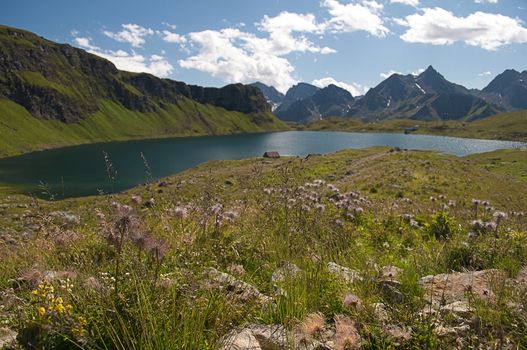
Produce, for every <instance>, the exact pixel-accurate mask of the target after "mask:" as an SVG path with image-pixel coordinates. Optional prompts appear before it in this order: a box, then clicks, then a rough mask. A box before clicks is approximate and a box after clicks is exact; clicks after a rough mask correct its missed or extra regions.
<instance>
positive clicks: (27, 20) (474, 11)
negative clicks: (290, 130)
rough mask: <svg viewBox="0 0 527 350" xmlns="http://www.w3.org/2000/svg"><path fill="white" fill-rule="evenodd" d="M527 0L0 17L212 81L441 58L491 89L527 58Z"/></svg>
mask: <svg viewBox="0 0 527 350" xmlns="http://www.w3.org/2000/svg"><path fill="white" fill-rule="evenodd" d="M526 21H527V0H265V1H262V0H260V1H255V0H208V1H205V0H190V1H189V0H172V1H170V0H164V1H163V0H149V1H144V0H142V1H138V0H126V1H121V0H104V1H101V0H91V1H74V0H68V1H65V0H46V1H42V0H39V1H37V0H34V1H29V0H16V1H13V0H0V23H1V24H4V25H9V26H14V27H18V28H23V29H27V30H29V31H32V32H35V33H36V34H38V35H40V36H43V37H45V38H47V39H50V40H53V41H57V42H60V43H67V44H70V45H72V46H76V47H79V48H82V49H84V50H86V51H89V52H91V53H93V54H96V55H99V56H101V57H104V58H106V59H109V60H110V61H112V62H113V63H114V64H115V65H116V66H117V68H119V69H122V70H128V71H134V72H147V73H151V74H154V75H156V76H158V77H163V78H170V79H174V80H179V81H184V82H186V83H190V84H197V85H203V86H223V85H225V84H228V83H237V82H241V83H251V82H254V81H261V82H263V83H265V84H268V85H272V86H274V87H276V88H277V89H278V90H279V91H281V92H285V91H286V90H287V89H288V88H289V87H291V86H292V85H294V84H295V83H298V82H308V83H311V84H314V85H317V86H320V87H324V86H327V85H328V84H336V85H338V86H341V87H343V88H345V89H347V90H349V91H350V92H351V93H352V94H353V95H354V96H357V95H361V94H364V93H365V92H366V91H367V90H368V88H371V87H374V86H376V85H377V84H378V83H380V82H381V81H382V80H383V79H385V78H386V77H388V76H389V75H390V74H392V73H395V72H396V73H402V74H418V73H419V72H421V71H422V70H424V69H426V67H428V66H429V65H432V66H434V68H436V69H437V70H438V71H439V72H440V73H441V74H443V75H444V76H445V77H446V78H447V79H448V80H450V81H453V82H455V83H458V84H462V85H465V86H467V87H469V88H483V87H484V86H486V85H487V84H488V83H489V82H490V81H491V80H492V79H493V78H494V77H495V76H496V75H497V74H499V73H501V72H503V71H504V70H505V69H516V70H519V71H523V70H526V69H527V24H526Z"/></svg>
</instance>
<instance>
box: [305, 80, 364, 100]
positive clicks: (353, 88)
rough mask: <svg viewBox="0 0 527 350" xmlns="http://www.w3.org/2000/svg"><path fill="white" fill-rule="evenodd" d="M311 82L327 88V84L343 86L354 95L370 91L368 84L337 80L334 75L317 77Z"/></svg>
mask: <svg viewBox="0 0 527 350" xmlns="http://www.w3.org/2000/svg"><path fill="white" fill-rule="evenodd" d="M311 84H313V85H315V86H317V87H319V88H325V87H326V86H328V85H332V84H333V85H335V86H338V87H340V88H343V89H344V90H348V91H349V92H350V94H352V95H353V96H360V95H364V94H365V93H366V92H367V91H368V87H367V86H364V85H360V84H357V83H351V84H348V83H345V82H342V81H337V80H335V79H334V78H332V77H326V78H321V79H316V80H313V81H312V82H311Z"/></svg>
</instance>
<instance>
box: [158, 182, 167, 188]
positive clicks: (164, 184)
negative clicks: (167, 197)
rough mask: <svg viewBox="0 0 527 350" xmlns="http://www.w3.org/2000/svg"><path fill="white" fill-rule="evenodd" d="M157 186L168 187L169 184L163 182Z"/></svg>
mask: <svg viewBox="0 0 527 350" xmlns="http://www.w3.org/2000/svg"><path fill="white" fill-rule="evenodd" d="M157 186H158V187H167V186H168V183H167V182H166V181H161V182H160V183H159V184H158V185H157Z"/></svg>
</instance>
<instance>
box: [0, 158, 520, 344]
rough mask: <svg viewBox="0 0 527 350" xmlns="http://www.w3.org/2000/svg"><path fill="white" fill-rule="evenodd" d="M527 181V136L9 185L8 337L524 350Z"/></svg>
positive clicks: (1, 275)
mask: <svg viewBox="0 0 527 350" xmlns="http://www.w3.org/2000/svg"><path fill="white" fill-rule="evenodd" d="M101 166H105V165H104V164H103V165H101ZM106 170H107V174H108V181H109V182H110V183H111V182H112V181H114V180H115V177H116V176H119V173H118V172H117V170H118V169H114V168H113V164H112V162H111V159H107V162H106ZM145 174H147V175H148V174H149V169H148V162H147V161H145ZM526 194H527V150H525V149H520V150H507V151H496V152H493V153H490V154H480V155H473V156H469V157H463V158H458V157H454V156H447V155H442V154H438V153H435V152H422V151H408V150H400V149H388V148H371V149H365V150H346V151H340V152H336V153H333V154H327V155H310V156H308V157H305V158H303V157H282V158H279V159H264V158H252V159H245V160H238V161H212V162H208V163H205V164H202V165H200V166H198V167H196V168H194V169H190V170H188V171H185V172H183V173H180V174H177V175H175V176H171V177H168V178H164V179H161V180H156V181H153V180H151V181H148V182H147V183H145V184H144V185H142V186H139V187H137V188H134V189H132V190H130V191H127V192H124V193H106V194H100V195H99V196H93V197H84V198H74V199H66V200H62V199H61V198H60V194H57V193H54V192H53V190H52V189H46V188H43V189H42V193H40V194H39V197H41V198H40V199H39V198H36V197H28V196H24V195H19V194H11V195H7V194H3V195H2V198H1V199H0V235H1V236H0V256H2V263H1V265H0V298H1V300H2V304H1V307H0V327H1V332H0V335H1V338H0V339H1V341H2V342H3V343H0V344H2V345H4V346H5V347H7V348H26V349H77V348H83V349H249V348H251V349H264V350H265V349H288V348H297V349H358V348H364V349H394V348H401V349H449V348H481V349H483V348H485V349H486V348H507V349H521V348H525V347H527V335H526V334H527V311H526V309H525V307H526V306H527V298H526V292H527V270H526V269H525V265H526V263H527V220H526V218H525V215H524V214H525V210H526V209H527V199H526V196H525V195H526ZM0 347H1V346H0Z"/></svg>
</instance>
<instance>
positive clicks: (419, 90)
mask: <svg viewBox="0 0 527 350" xmlns="http://www.w3.org/2000/svg"><path fill="white" fill-rule="evenodd" d="M502 110H503V109H502V108H500V107H498V106H496V105H494V104H492V103H490V102H488V101H486V100H484V99H483V98H481V97H479V96H475V95H474V94H473V93H472V92H471V91H469V90H468V89H467V88H465V87H463V86H461V85H457V84H454V83H451V82H449V81H448V80H446V79H445V78H444V77H443V76H442V75H441V74H440V73H439V72H437V71H436V70H435V69H434V68H433V67H432V66H429V67H428V68H427V69H426V70H425V71H424V72H422V73H421V74H419V75H417V76H414V75H411V74H409V75H400V74H393V75H391V76H390V77H389V78H387V79H386V80H384V81H383V82H381V83H380V84H379V85H377V86H376V87H375V88H373V89H370V90H369V91H368V93H366V95H365V96H364V97H363V98H362V99H360V100H357V102H356V103H355V104H354V105H353V106H352V108H351V109H350V111H349V113H348V114H347V115H348V116H349V117H358V118H361V119H365V120H382V119H396V118H404V119H417V120H467V121H468V120H476V119H481V118H484V117H488V116H490V115H493V114H496V113H498V112H500V111H502Z"/></svg>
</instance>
